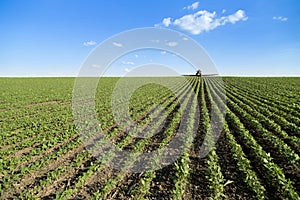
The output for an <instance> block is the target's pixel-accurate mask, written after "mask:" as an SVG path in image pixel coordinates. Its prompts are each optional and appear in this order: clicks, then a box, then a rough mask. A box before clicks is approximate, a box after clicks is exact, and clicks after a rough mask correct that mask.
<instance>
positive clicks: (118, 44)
mask: <svg viewBox="0 0 300 200" xmlns="http://www.w3.org/2000/svg"><path fill="white" fill-rule="evenodd" d="M112 44H113V45H114V46H116V47H123V44H121V43H118V42H113V43H112Z"/></svg>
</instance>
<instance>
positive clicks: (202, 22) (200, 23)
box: [169, 10, 248, 35]
mask: <svg viewBox="0 0 300 200" xmlns="http://www.w3.org/2000/svg"><path fill="white" fill-rule="evenodd" d="M247 19H248V17H247V16H246V13H245V11H243V10H238V11H237V12H235V13H234V14H231V15H227V16H222V17H219V18H218V17H217V13H216V12H209V11H207V10H200V11H198V12H196V13H194V14H188V15H184V16H183V17H181V18H178V19H175V20H174V21H170V24H169V25H173V26H178V27H179V28H181V29H183V30H186V31H188V32H190V33H191V34H194V35H198V34H200V33H202V32H204V31H210V30H213V29H215V28H217V27H219V26H223V25H225V24H228V23H231V24H235V23H236V22H238V21H246V20H247Z"/></svg>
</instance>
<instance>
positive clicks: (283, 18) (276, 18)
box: [273, 16, 288, 22]
mask: <svg viewBox="0 0 300 200" xmlns="http://www.w3.org/2000/svg"><path fill="white" fill-rule="evenodd" d="M273 19H274V20H278V21H282V22H286V21H287V20H288V18H287V17H282V16H279V17H276V16H274V17H273Z"/></svg>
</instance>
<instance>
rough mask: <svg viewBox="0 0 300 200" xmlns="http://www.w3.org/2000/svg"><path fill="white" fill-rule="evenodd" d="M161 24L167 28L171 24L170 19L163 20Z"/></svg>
mask: <svg viewBox="0 0 300 200" xmlns="http://www.w3.org/2000/svg"><path fill="white" fill-rule="evenodd" d="M162 23H163V25H164V26H165V27H168V26H169V25H170V24H171V17H168V18H164V19H163V21H162Z"/></svg>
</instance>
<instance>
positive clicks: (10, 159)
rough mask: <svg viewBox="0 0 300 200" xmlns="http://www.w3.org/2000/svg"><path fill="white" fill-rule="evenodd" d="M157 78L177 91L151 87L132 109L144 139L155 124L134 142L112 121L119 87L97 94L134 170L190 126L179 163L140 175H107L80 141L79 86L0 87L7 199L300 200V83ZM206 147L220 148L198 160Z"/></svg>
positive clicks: (0, 150)
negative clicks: (217, 130) (74, 108)
mask: <svg viewBox="0 0 300 200" xmlns="http://www.w3.org/2000/svg"><path fill="white" fill-rule="evenodd" d="M131 79H134V78H131ZM136 79H139V80H136V81H143V79H145V80H146V79H151V78H136ZM153 79H154V78H153ZM155 79H156V80H157V79H161V80H160V81H161V82H162V83H168V84H169V85H172V89H169V88H166V87H164V86H162V85H160V84H151V83H150V84H145V85H144V86H142V87H140V88H138V89H137V90H136V91H135V92H134V93H133V94H132V96H131V98H130V102H129V113H130V117H131V120H132V121H134V122H135V123H136V124H138V125H139V127H140V128H141V130H147V126H148V125H149V124H151V131H152V132H157V133H156V134H154V135H153V136H151V137H145V138H136V137H134V135H133V134H130V133H132V132H134V131H135V127H133V126H131V125H128V127H121V126H119V125H118V123H117V122H116V120H115V119H114V114H113V111H114V109H116V110H118V107H112V106H111V100H112V97H113V96H112V94H113V91H114V88H115V85H116V83H117V82H118V80H119V78H108V77H105V78H101V79H100V81H99V85H98V87H97V91H96V94H95V100H94V102H95V111H96V117H97V120H98V124H97V125H98V126H99V127H100V128H101V130H103V134H104V136H105V138H106V139H108V140H110V141H111V142H112V143H114V144H115V145H116V146H117V148H118V149H120V150H122V149H126V150H128V151H129V152H131V153H132V155H133V156H132V157H131V158H132V162H131V165H134V164H135V163H138V162H143V161H141V160H139V159H138V157H137V156H136V155H138V154H142V153H145V152H152V151H157V152H160V150H162V149H163V148H164V147H165V146H166V145H167V144H169V143H170V142H171V141H172V138H173V137H175V135H176V133H177V131H178V129H179V125H180V122H181V119H182V118H185V123H186V124H187V126H186V127H185V129H184V130H185V131H184V132H183V135H184V137H185V140H184V142H185V144H186V145H185V146H184V147H185V148H184V149H183V153H182V155H181V156H180V157H179V158H178V159H176V160H175V162H173V163H171V164H170V165H167V166H165V167H163V168H160V169H157V170H149V171H144V172H138V173H134V172H129V171H123V170H118V169H114V168H112V167H110V166H109V165H108V163H109V162H111V160H110V159H112V158H110V157H108V158H106V157H105V158H104V157H99V158H95V156H93V154H92V153H91V152H90V151H89V150H88V148H87V146H86V144H84V143H83V142H82V139H81V137H80V134H81V133H80V131H79V130H78V129H77V127H76V126H75V123H74V116H73V112H72V97H73V86H74V82H75V78H0V85H1V87H0V91H1V98H0V199H300V197H299V196H300V163H299V162H300V157H299V155H300V102H299V99H300V78H249V77H247V78H246V77H243V78H241V77H223V78H222V79H220V78H216V77H202V78H200V77H196V76H191V77H185V78H184V79H185V81H184V84H181V82H180V84H179V82H178V80H179V77H167V78H162V77H161V78H155ZM181 79H182V77H181ZM220 80H222V81H220ZM134 81H135V80H134ZM146 82H147V81H146ZM148 82H149V81H148ZM173 91H176V95H175V94H174V92H173ZM122 101H123V100H122V99H118V102H119V104H120V105H122V104H123V103H124V102H122ZM153 105H161V107H163V108H164V109H162V108H161V107H160V106H159V107H153ZM182 110H185V111H188V112H187V115H183V113H182ZM197 110H199V119H200V120H198V121H197V120H195V116H196V113H197V112H196V111H197ZM162 113H164V115H165V116H166V117H165V118H163V117H162ZM153 119H155V120H154V123H152V122H153ZM161 123H163V127H160V124H161ZM196 123H197V124H196ZM218 125H220V126H221V127H222V129H221V130H220V135H218V137H217V138H216V137H214V130H215V129H214V127H215V126H218ZM195 127H196V128H195ZM194 129H195V130H194ZM190 132H195V137H190V134H189V133H190ZM185 135H186V136H185ZM207 138H208V139H207ZM205 141H208V142H212V143H213V144H214V143H215V145H213V147H212V148H211V151H209V153H208V154H207V155H206V156H205V157H203V158H201V157H199V152H201V147H203V143H205ZM97 145H103V144H102V143H101V141H100V139H98V140H97V139H95V140H94V147H95V148H97ZM159 156H160V154H158V155H157V159H158V160H159ZM131 165H130V166H128V167H129V168H130V167H132V166H131Z"/></svg>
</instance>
